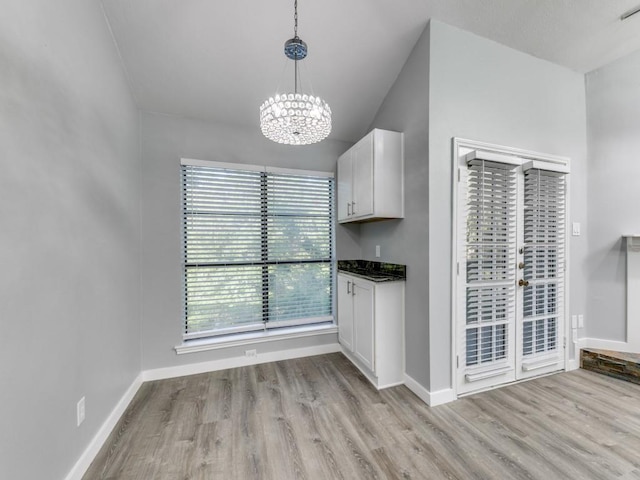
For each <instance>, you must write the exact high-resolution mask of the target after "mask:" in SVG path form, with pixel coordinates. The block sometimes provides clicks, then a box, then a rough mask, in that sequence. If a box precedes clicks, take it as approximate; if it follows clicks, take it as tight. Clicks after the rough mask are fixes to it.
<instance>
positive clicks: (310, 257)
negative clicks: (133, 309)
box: [182, 162, 334, 339]
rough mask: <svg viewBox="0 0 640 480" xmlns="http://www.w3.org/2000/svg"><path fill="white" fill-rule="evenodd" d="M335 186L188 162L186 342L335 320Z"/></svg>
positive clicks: (310, 177) (305, 176) (320, 179)
mask: <svg viewBox="0 0 640 480" xmlns="http://www.w3.org/2000/svg"><path fill="white" fill-rule="evenodd" d="M194 163H195V162H194ZM333 188H334V185H333V178H331V177H329V176H326V175H323V174H313V173H311V172H304V173H301V174H297V173H294V172H290V171H287V172H281V171H266V170H264V171H260V170H258V169H255V168H254V169H251V170H241V169H237V168H229V167H228V166H226V165H225V166H215V165H203V164H202V163H201V162H198V163H197V164H183V165H182V194H183V253H184V282H185V291H184V298H185V306H184V308H185V325H184V338H185V339H191V338H199V337H205V336H212V335H219V334H227V333H234V332H242V331H249V330H258V329H263V328H275V327H282V326H288V325H300V324H306V323H318V322H323V321H332V320H333V266H332V264H333V236H334V232H333V215H334V213H333V203H334V202H333Z"/></svg>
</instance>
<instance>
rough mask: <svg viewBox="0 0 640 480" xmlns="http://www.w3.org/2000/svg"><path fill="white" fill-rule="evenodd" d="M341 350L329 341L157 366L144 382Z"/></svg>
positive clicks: (144, 376) (144, 373)
mask: <svg viewBox="0 0 640 480" xmlns="http://www.w3.org/2000/svg"><path fill="white" fill-rule="evenodd" d="M340 351H341V349H340V344H338V343H329V344H326V345H317V346H313V347H304V348H292V349H289V350H281V351H277V352H267V353H259V354H258V355H257V356H255V357H245V356H242V357H232V358H224V359H220V360H212V361H210V362H201V363H190V364H187V365H178V366H175V367H166V368H155V369H152V370H144V371H143V372H142V380H143V381H144V382H149V381H153V380H164V379H166V378H175V377H183V376H185V375H196V374H198V373H206V372H215V371H217V370H226V369H227V368H236V367H246V366H248V365H258V364H260V363H268V362H278V361H281V360H290V359H292V358H302V357H311V356H314V355H324V354H326V353H336V352H340Z"/></svg>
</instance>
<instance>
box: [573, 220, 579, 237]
mask: <svg viewBox="0 0 640 480" xmlns="http://www.w3.org/2000/svg"><path fill="white" fill-rule="evenodd" d="M571 235H573V236H574V237H579V236H580V222H573V225H572V228H571Z"/></svg>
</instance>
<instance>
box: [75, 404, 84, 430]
mask: <svg viewBox="0 0 640 480" xmlns="http://www.w3.org/2000/svg"><path fill="white" fill-rule="evenodd" d="M84 416H85V407H84V397H82V398H81V399H80V400H78V403H77V405H76V419H77V421H78V427H79V426H80V425H81V424H82V422H84Z"/></svg>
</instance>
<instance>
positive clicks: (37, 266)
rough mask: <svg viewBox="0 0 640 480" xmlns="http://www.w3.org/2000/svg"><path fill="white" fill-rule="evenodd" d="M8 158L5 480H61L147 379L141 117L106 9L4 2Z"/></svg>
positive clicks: (3, 217) (2, 107)
mask: <svg viewBox="0 0 640 480" xmlns="http://www.w3.org/2000/svg"><path fill="white" fill-rule="evenodd" d="M0 152H1V153H0V166H1V171H2V173H1V174H0V225H1V226H0V266H1V267H0V297H1V300H0V339H1V343H2V348H0V385H1V387H0V406H1V408H0V478H3V479H20V480H29V479H33V480H42V479H59V478H63V477H64V476H65V475H66V474H67V472H68V471H69V470H70V469H71V467H72V466H73V464H74V463H75V462H76V460H77V459H78V458H79V456H80V454H81V453H82V452H83V450H84V449H85V447H86V446H87V445H88V443H89V441H90V439H91V438H92V437H93V436H94V435H95V434H96V432H97V430H98V428H99V426H100V425H101V424H102V423H103V422H104V420H105V419H106V417H107V415H108V414H109V412H110V411H111V410H112V409H113V408H114V407H115V405H116V402H117V401H118V400H119V399H120V398H121V397H122V395H123V394H124V392H125V390H126V389H127V387H129V386H130V385H131V383H132V382H133V380H134V379H135V378H136V376H137V375H138V373H139V372H140V329H139V320H138V309H139V267H138V252H139V248H138V245H139V220H138V219H139V217H138V208H139V196H138V183H139V158H138V153H139V152H138V125H137V111H136V108H135V106H134V103H133V100H132V98H131V96H130V94H129V89H128V86H127V83H126V80H125V78H124V75H123V73H122V69H121V67H120V62H119V59H118V55H117V53H116V49H115V47H114V44H113V41H112V39H111V36H110V33H109V30H108V28H107V25H106V22H105V20H104V16H103V13H102V10H101V8H100V2H96V1H86V0H60V1H56V2H51V1H49V0H31V1H24V0H6V1H4V2H2V15H0ZM83 395H84V396H85V397H86V415H87V417H86V420H85V422H84V424H83V425H81V426H80V427H79V428H78V427H76V411H75V409H76V402H77V401H78V400H79V399H80V397H81V396H83Z"/></svg>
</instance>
